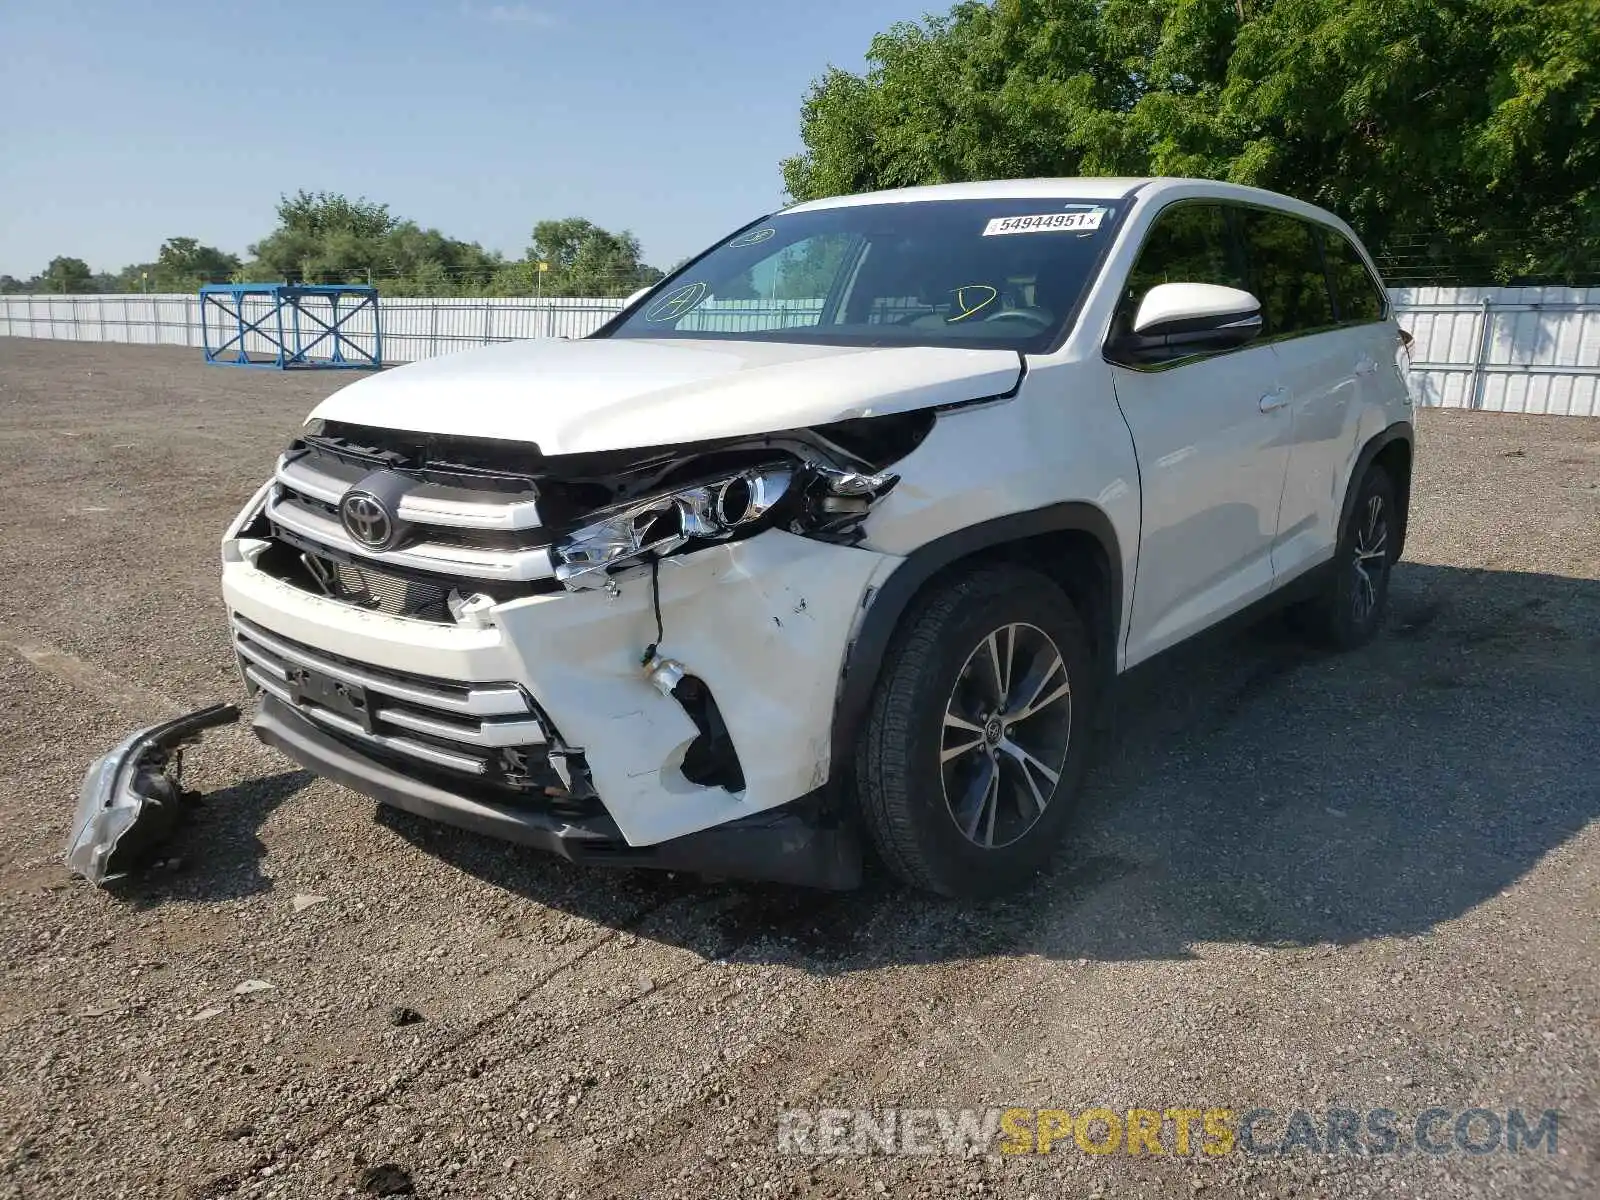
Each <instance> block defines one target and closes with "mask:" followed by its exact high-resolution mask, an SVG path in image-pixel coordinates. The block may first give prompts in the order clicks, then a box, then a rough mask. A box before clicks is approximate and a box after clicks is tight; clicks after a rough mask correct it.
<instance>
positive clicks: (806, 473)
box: [551, 462, 900, 591]
mask: <svg viewBox="0 0 1600 1200" xmlns="http://www.w3.org/2000/svg"><path fill="white" fill-rule="evenodd" d="M899 478H900V477H899V476H898V475H890V474H878V475H863V474H861V473H859V472H855V471H843V470H839V469H838V468H836V467H831V466H826V465H823V464H821V463H814V462H813V463H805V464H795V463H787V462H786V463H770V464H767V465H763V466H757V467H749V468H746V469H744V470H741V471H737V472H734V473H732V474H729V475H725V476H722V477H719V478H716V479H713V480H710V481H709V482H705V483H697V484H693V485H691V486H688V487H680V488H674V489H673V490H671V491H664V492H660V493H658V494H656V495H654V496H650V497H648V498H647V499H643V500H632V501H629V502H627V503H625V504H618V505H613V506H611V507H609V508H604V509H601V510H599V511H598V512H596V513H594V514H593V519H592V520H590V521H589V522H588V523H587V524H585V525H583V526H582V527H581V528H578V529H575V530H573V531H572V532H570V533H568V534H567V535H566V536H564V537H562V538H559V539H558V540H557V541H556V543H555V544H554V545H553V546H552V547H551V558H552V559H553V561H554V564H555V573H556V578H557V579H559V580H560V581H561V583H562V585H563V586H565V587H566V588H568V589H569V590H572V591H580V590H583V589H586V588H596V587H603V586H604V585H605V581H606V580H607V579H608V578H609V577H610V576H611V575H613V574H615V573H616V572H617V571H622V570H626V569H628V568H630V567H637V566H642V565H644V564H646V563H648V562H650V561H651V560H652V559H658V558H664V557H666V556H667V555H669V554H674V553H677V552H678V551H680V550H683V549H684V548H686V547H689V548H692V547H693V545H694V544H695V543H697V542H699V543H707V542H717V541H726V540H728V539H730V538H735V537H742V536H748V535H749V534H753V533H759V532H760V531H762V530H763V529H770V528H776V527H784V528H787V529H788V530H789V531H790V532H791V533H798V534H805V535H813V536H818V537H829V538H839V539H843V540H852V537H853V536H858V535H855V534H854V527H855V526H856V525H858V524H859V523H860V522H861V521H862V519H863V518H865V517H866V515H867V513H868V512H869V511H870V509H871V507H872V505H873V504H874V503H875V502H876V501H877V500H878V499H880V498H881V497H882V496H884V495H886V494H887V493H888V492H889V490H890V489H891V488H892V487H894V485H895V484H896V483H898V482H899Z"/></svg>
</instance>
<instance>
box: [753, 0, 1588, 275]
mask: <svg viewBox="0 0 1600 1200" xmlns="http://www.w3.org/2000/svg"><path fill="white" fill-rule="evenodd" d="M801 138H802V142H803V144H804V147H805V149H804V151H803V152H802V153H801V154H799V155H797V156H795V157H794V158H791V159H788V160H786V161H785V162H784V163H783V165H782V169H783V178H784V183H785V185H786V187H787V188H788V190H789V192H790V193H791V194H792V195H793V196H794V197H795V198H796V199H810V198H813V197H817V196H825V195H834V194H840V193H845V192H854V191H862V190H866V189H870V188H879V187H896V186H906V185H912V184H919V183H937V182H948V181H954V180H962V179H980V178H1011V177H1017V176H1029V175H1078V174H1084V175H1105V174H1130V175H1143V174H1164V175H1197V176H1202V177H1208V178H1217V179H1228V180H1233V181H1235V182H1240V183H1249V184H1255V185H1258V186H1262V187H1268V188H1272V189H1274V190H1277V191H1282V192H1287V193H1289V194H1292V195H1297V196H1301V197H1303V198H1305V199H1307V200H1311V201H1313V202H1315V203H1318V204H1321V205H1323V206H1325V207H1327V208H1330V209H1332V210H1333V211H1335V212H1338V213H1340V214H1341V215H1343V216H1345V217H1346V218H1347V219H1349V220H1350V221H1351V222H1352V224H1354V225H1355V226H1356V227H1357V229H1358V230H1360V231H1361V232H1362V234H1363V235H1364V236H1365V237H1366V238H1367V240H1368V241H1369V243H1370V244H1372V245H1373V248H1374V249H1375V250H1376V251H1378V252H1380V254H1381V253H1385V252H1387V253H1388V254H1389V255H1391V256H1393V258H1394V259H1395V260H1396V261H1398V262H1401V263H1403V264H1406V265H1409V266H1414V267H1415V269H1417V270H1418V271H1419V272H1422V273H1424V274H1426V273H1427V272H1429V271H1437V270H1438V269H1439V267H1440V266H1441V265H1442V264H1446V263H1448V265H1450V266H1451V267H1453V268H1454V270H1455V273H1456V274H1457V275H1459V276H1460V277H1461V278H1463V279H1474V280H1476V281H1479V282H1487V281H1489V280H1491V279H1493V280H1498V281H1507V280H1511V279H1518V278H1541V279H1564V280H1571V281H1576V280H1577V279H1578V278H1579V277H1584V276H1587V277H1600V4H1597V3H1596V0H997V2H996V3H994V4H992V5H989V4H982V3H975V2H969V3H963V4H960V5H957V6H956V7H955V8H954V9H952V10H951V11H950V12H949V13H948V14H947V15H945V16H942V17H935V18H929V19H927V20H925V21H924V22H923V23H921V24H900V25H895V26H893V27H892V28H890V29H889V30H887V31H886V32H884V33H882V34H880V35H879V36H878V37H876V38H874V39H873V42H872V45H871V49H870V52H869V55H868V69H867V70H866V72H865V73H863V74H861V75H855V74H851V73H849V72H845V71H840V70H837V69H830V70H829V71H827V72H826V73H825V74H824V75H823V76H821V77H820V78H819V79H818V80H817V81H816V82H815V83H814V84H813V85H812V87H811V89H810V91H809V93H808V94H807V96H806V97H805V100H804V103H803V105H802V109H801Z"/></svg>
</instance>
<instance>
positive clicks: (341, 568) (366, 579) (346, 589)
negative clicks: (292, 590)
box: [302, 554, 450, 621]
mask: <svg viewBox="0 0 1600 1200" xmlns="http://www.w3.org/2000/svg"><path fill="white" fill-rule="evenodd" d="M302 561H303V562H304V563H305V565H306V569H307V570H308V571H310V572H311V574H312V576H313V577H314V578H315V579H316V581H317V582H318V583H319V584H321V585H322V588H323V590H324V591H326V592H327V593H328V595H330V596H332V597H333V598H334V599H335V600H342V601H344V602H345V603H346V604H353V605H355V606H356V607H358V608H371V609H376V610H377V611H378V612H385V613H389V614H390V615H392V616H396V617H414V618H416V619H417V620H420V621H449V620H450V604H449V595H450V593H449V591H448V589H446V588H444V587H442V586H441V585H439V584H437V583H425V582H423V581H421V580H416V579H402V578H400V576H398V575H390V574H388V573H387V572H384V571H375V570H373V569H372V568H370V567H359V566H355V565H353V564H351V563H341V562H333V561H332V560H330V559H326V558H322V557H320V556H319V555H315V554H307V555H305V556H304V558H303V560H302Z"/></svg>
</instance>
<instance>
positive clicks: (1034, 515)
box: [80, 179, 1413, 895]
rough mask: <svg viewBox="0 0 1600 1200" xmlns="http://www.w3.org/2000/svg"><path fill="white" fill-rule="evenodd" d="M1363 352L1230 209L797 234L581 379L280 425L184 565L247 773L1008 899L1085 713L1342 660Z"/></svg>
mask: <svg viewBox="0 0 1600 1200" xmlns="http://www.w3.org/2000/svg"><path fill="white" fill-rule="evenodd" d="M1403 338H1404V335H1402V334H1401V333H1400V331H1399V330H1398V329H1397V327H1396V325H1395V323H1394V320H1393V318H1392V316H1391V314H1390V309H1389V304H1388V301H1387V299H1386V296H1385V293H1384V291H1383V289H1382V287H1381V285H1380V283H1379V281H1378V277H1377V274H1376V272H1375V271H1374V269H1373V267H1372V264H1371V262H1370V261H1369V259H1368V257H1367V255H1366V253H1365V252H1364V251H1363V250H1362V248H1361V247H1360V244H1359V242H1358V241H1357V240H1356V238H1355V237H1354V235H1353V234H1352V233H1351V231H1350V229H1349V228H1348V227H1347V226H1346V225H1345V224H1344V223H1343V222H1341V221H1340V220H1339V219H1337V218H1336V217H1334V216H1332V215H1331V214H1329V213H1327V212H1324V211H1322V210H1320V209H1317V208H1314V207H1312V206H1310V205H1307V204H1303V203H1300V202H1298V201H1295V200H1292V199H1289V198H1286V197H1283V196H1279V195H1275V194H1271V193H1267V192H1262V191H1257V190H1253V189H1249V188H1242V187H1236V186H1230V185H1226V184H1219V183H1212V182H1201V181H1192V180H1171V179H1151V180H1129V179H1057V180H1028V181H1014V182H1004V183H981V184H957V185H948V186H940V187H929V188H913V189H908V190H904V191H897V192H884V193H877V194H870V195H858V196H849V197H840V198H836V199H831V200H822V201H817V202H813V203H807V204H800V205H796V206H794V207H791V208H788V209H785V210H784V211H782V212H779V213H777V214H774V215H772V216H769V217H764V218H762V219H761V220H759V221H756V222H754V223H752V224H750V225H748V226H746V227H745V228H743V229H741V230H739V231H737V232H736V233H734V234H733V235H732V236H730V237H728V238H727V239H725V240H724V241H722V242H720V243H718V244H717V245H716V246H714V247H712V248H711V249H710V250H708V251H706V252H705V253H704V254H702V255H700V256H699V257H698V258H695V259H693V260H692V261H690V262H689V263H687V264H686V265H685V266H683V267H682V268H680V269H679V270H678V271H676V272H675V273H674V274H673V275H671V276H670V277H668V278H667V279H665V280H663V281H662V282H661V283H660V284H658V285H656V286H655V287H654V288H653V289H651V290H650V291H649V292H648V293H647V294H645V295H643V296H640V297H636V298H635V299H634V300H632V301H631V302H630V303H629V304H628V306H627V307H626V308H625V309H624V310H623V311H622V312H621V313H620V314H619V315H618V316H617V317H616V318H615V319H613V320H611V321H610V322H609V323H608V324H606V325H605V326H604V327H603V328H601V329H600V330H599V331H597V332H596V333H595V334H593V335H592V336H589V337H586V338H583V339H580V340H572V341H568V340H541V341H531V342H517V343H512V344H507V345H501V346H495V347H492V348H488V349H483V350H477V351H473V352H469V353H463V354H457V355H451V356H448V357H443V358H436V359H432V360H428V361H424V362H420V363H416V364H414V365H411V366H407V367H403V368H401V369H398V370H394V371H389V372H384V373H382V374H379V375H374V376H370V377H367V378H364V379H362V380H360V381H359V382H357V383H355V384H352V385H351V386H349V387H346V388H344V389H343V390H342V391H339V392H338V393H336V394H335V395H333V396H331V397H330V398H329V399H328V400H326V401H324V402H323V403H322V404H321V405H320V406H319V407H318V408H317V409H316V410H315V412H313V413H312V414H311V417H310V419H309V420H308V421H307V422H306V424H305V427H304V428H303V429H302V430H301V431H300V433H299V435H298V436H297V437H296V438H295V439H294V441H293V442H292V444H290V445H289V447H288V448H287V450H286V451H285V452H284V454H283V456H282V457H281V458H280V459H279V460H278V463H277V467H276V470H275V471H274V473H273V477H272V478H271V480H270V481H269V482H267V483H266V484H265V485H264V486H263V487H262V488H261V490H260V491H259V492H258V493H257V494H256V496H255V497H254V498H253V499H252V500H251V501H250V503H249V505H248V506H247V507H246V508H245V509H244V511H243V512H242V513H241V514H240V515H239V517H238V518H237V520H236V521H235V522H234V524H233V526H232V527H231V528H230V529H229V530H228V532H227V535H226V538H225V540H224V543H223V553H222V557H223V580H222V583H223V592H224V595H225V597H226V602H227V608H228V612H229V616H230V620H231V622H232V634H233V638H234V646H235V649H236V650H237V653H238V657H239V663H240V667H241V669H242V671H243V673H244V676H245V679H246V681H247V684H248V686H249V688H250V690H251V691H252V692H253V693H255V695H256V699H257V708H256V711H255V715H254V728H255V731H256V733H257V734H258V735H259V736H260V737H261V738H262V739H263V740H264V741H266V742H268V743H270V744H271V745H273V746H276V747H278V748H280V749H281V750H282V751H283V752H285V753H286V754H288V755H289V756H290V757H291V758H293V759H295V760H296V761H298V762H299V763H301V764H303V765H304V766H306V767H308V768H309V769H311V770H312V771H314V772H317V773H318V774H321V775H325V776H327V777H328V778H330V779H333V780H337V781H338V782H340V783H343V784H345V785H347V786H349V787H350V788H353V789H354V790H356V791H358V792H362V793H365V794H366V795H368V796H372V797H375V798H377V799H378V800H379V801H382V802H383V803H386V804H390V805H395V806H398V807H400V808H403V809H407V810H410V811H412V812H414V813H419V814H422V815H424V816H427V817H431V818H435V819H437V820H440V821H444V822H449V823H451V824H454V825H459V826H463V827H466V828H468V829H474V830H478V831H480V832H483V833H486V834H490V835H494V836H497V837H502V838H507V839H510V840H513V841H516V842H521V843H525V844H527V845H530V846H535V847H538V848H541V849H543V850H547V851H553V852H554V853H557V854H560V855H563V856H565V857H567V858H569V859H572V860H575V861H579V862H586V863H611V864H623V865H635V866H655V867H666V868H673V869H681V870H688V871H698V872H705V873H710V874H716V875H723V876H738V877H746V878H760V879H772V880H783V881H788V882H792V883H803V884H809V885H815V886H824V887H848V886H851V885H853V884H854V883H855V882H856V881H857V880H858V879H859V876H860V873H861V869H862V862H863V858H864V857H865V855H866V854H867V853H868V851H869V848H870V851H872V852H875V853H876V855H877V856H878V857H879V858H880V859H881V860H882V861H883V862H884V863H885V864H886V865H887V866H888V867H889V869H890V870H891V871H892V872H893V873H894V874H896V875H897V876H899V877H901V878H902V879H904V880H906V881H908V882H909V883H912V884H914V885H918V886H921V887H924V888H928V889H931V890H933V891H935V892H940V893H945V894H958V895H981V894H987V893H992V892H995V891H998V890H1001V889H1004V888H1007V887H1010V886H1015V885H1017V884H1020V883H1021V882H1023V881H1025V880H1026V879H1027V878H1028V876H1029V874H1030V873H1032V872H1033V871H1034V870H1035V869H1036V868H1038V867H1039V866H1040V865H1041V864H1042V863H1043V862H1044V861H1045V859H1046V857H1047V856H1048V855H1049V854H1050V853H1051V852H1052V850H1053V849H1054V848H1055V847H1056V845H1057V843H1058V842H1059V841H1060V840H1061V837H1062V834H1063V831H1064V826H1065V823H1066V821H1067V818H1068V816H1069V813H1070V809H1071V803H1070V802H1071V801H1072V799H1073V794H1074V792H1075V791H1076V790H1077V788H1078V786H1079V780H1080V777H1081V775H1082V773H1083V770H1084V764H1085V760H1086V757H1087V755H1088V751H1089V742H1090V733H1091V728H1092V725H1093V723H1094V717H1095V709H1096V706H1097V704H1098V703H1099V702H1100V701H1101V699H1102V697H1103V696H1104V695H1105V692H1106V689H1107V687H1108V685H1110V684H1111V683H1112V682H1113V681H1114V679H1115V677H1116V676H1117V675H1118V674H1119V673H1121V672H1123V671H1126V670H1127V669H1129V668H1131V667H1133V666H1135V665H1136V664H1139V663H1141V662H1143V661H1145V660H1147V659H1149V658H1151V657H1152V656H1154V655H1156V654H1158V653H1159V652H1161V651H1163V650H1165V649H1167V648H1169V647H1171V646H1173V645H1175V644H1177V643H1179V642H1182V641H1184V640H1185V639H1188V638H1189V637H1191V636H1192V635H1194V634H1197V633H1199V632H1200V631H1202V630H1204V629H1206V628H1208V627H1210V626H1212V625H1214V624H1216V623H1217V622H1219V621H1221V620H1222V619H1223V618H1227V617H1230V616H1233V615H1234V614H1238V613H1241V612H1243V611H1244V610H1246V609H1254V608H1255V607H1256V606H1257V605H1258V604H1259V603H1261V602H1265V601H1269V600H1270V601H1276V602H1287V603H1293V604H1295V605H1296V606H1297V609H1298V612H1299V614H1300V616H1301V617H1302V618H1303V620H1302V624H1303V625H1304V626H1305V627H1306V628H1308V629H1311V630H1314V631H1316V632H1317V633H1318V634H1320V636H1321V637H1322V638H1323V639H1324V640H1325V641H1326V642H1329V643H1331V644H1333V645H1335V646H1342V647H1350V646H1355V645H1358V644H1360V643H1362V642H1363V641H1365V640H1366V639H1367V638H1369V637H1370V636H1371V635H1372V633H1373V632H1374V630H1375V628H1376V627H1377V625H1378V623H1379V622H1380V620H1381V619H1382V617H1383V613H1384V609H1385V600H1386V595H1387V588H1388V580H1389V572H1390V568H1391V566H1392V564H1393V563H1394V562H1395V560H1396V559H1397V558H1398V557H1399V554H1400V551H1401V547H1402V543H1403V540H1404V537H1405V525H1406V514H1407V506H1408V495H1409V488H1410V480H1411V463H1412V444H1413V431H1412V424H1411V407H1410V401H1409V399H1408V396H1407V390H1406V387H1405V382H1404V378H1403V374H1402V367H1401V363H1400V351H1401V342H1402V340H1403ZM117 786H118V785H117V784H116V783H115V781H113V782H111V783H106V784H105V785H104V789H105V790H107V791H110V790H115V789H116V787H117ZM86 803H88V798H87V796H86ZM81 828H82V823H81V822H80V829H81Z"/></svg>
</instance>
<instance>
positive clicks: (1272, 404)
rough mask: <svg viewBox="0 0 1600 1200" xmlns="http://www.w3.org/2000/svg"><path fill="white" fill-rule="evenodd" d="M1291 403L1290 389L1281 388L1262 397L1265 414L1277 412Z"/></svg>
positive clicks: (1262, 408)
mask: <svg viewBox="0 0 1600 1200" xmlns="http://www.w3.org/2000/svg"><path fill="white" fill-rule="evenodd" d="M1287 403H1289V389H1288V388H1279V389H1278V390H1277V391H1275V392H1268V393H1267V394H1266V395H1265V396H1263V397H1261V411H1262V412H1264V413H1269V412H1276V411H1277V410H1278V409H1280V408H1282V407H1283V406H1284V405H1285V404H1287Z"/></svg>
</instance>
